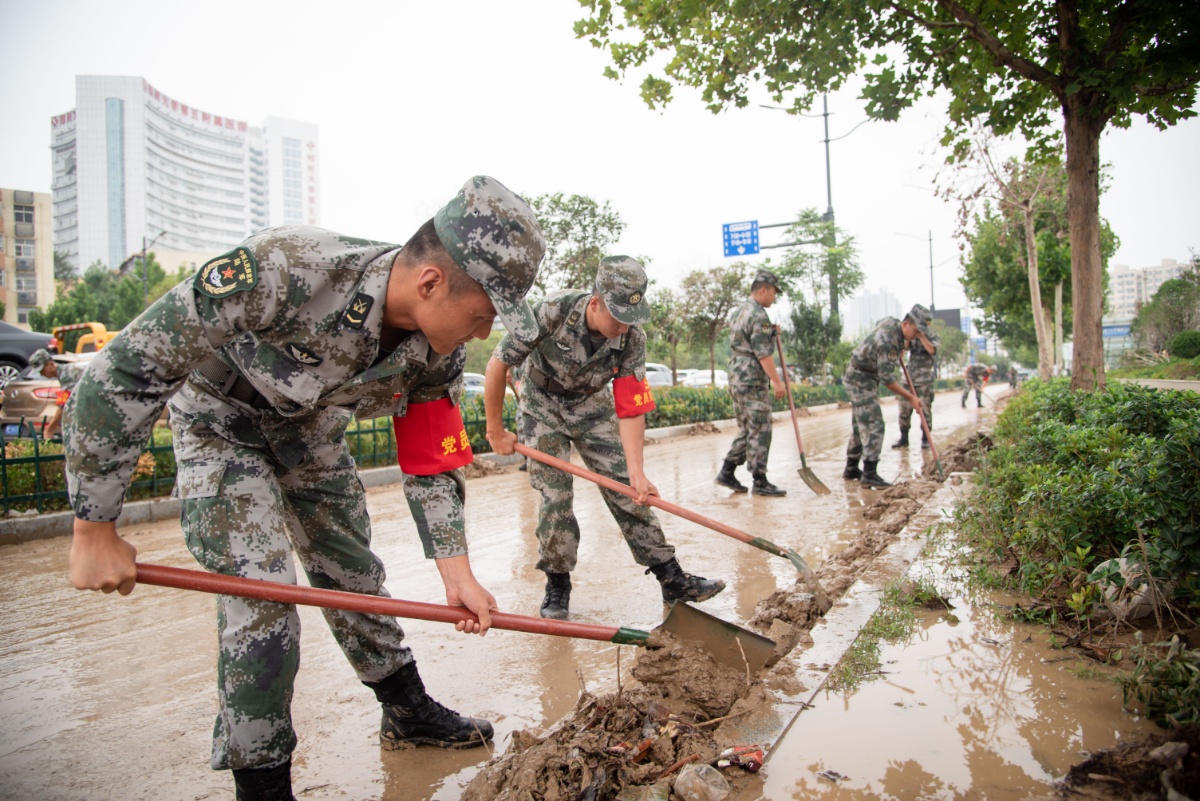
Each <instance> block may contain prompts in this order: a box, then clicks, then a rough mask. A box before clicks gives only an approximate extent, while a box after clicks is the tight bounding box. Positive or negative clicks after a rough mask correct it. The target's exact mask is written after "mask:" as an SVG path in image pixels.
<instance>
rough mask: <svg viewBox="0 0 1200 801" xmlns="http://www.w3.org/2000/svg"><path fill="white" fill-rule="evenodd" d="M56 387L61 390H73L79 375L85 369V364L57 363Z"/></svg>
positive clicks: (80, 375)
mask: <svg viewBox="0 0 1200 801" xmlns="http://www.w3.org/2000/svg"><path fill="white" fill-rule="evenodd" d="M57 369H58V388H59V389H60V390H62V391H63V392H68V393H69V392H73V391H74V390H75V385H76V384H78V383H79V379H80V377H82V376H83V371H84V370H86V369H87V365H86V364H59V365H58V368H57Z"/></svg>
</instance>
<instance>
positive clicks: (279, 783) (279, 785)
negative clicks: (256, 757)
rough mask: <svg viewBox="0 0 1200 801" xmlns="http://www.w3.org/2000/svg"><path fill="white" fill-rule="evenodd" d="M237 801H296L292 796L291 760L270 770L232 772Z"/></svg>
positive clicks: (257, 769) (253, 769) (251, 769)
mask: <svg viewBox="0 0 1200 801" xmlns="http://www.w3.org/2000/svg"><path fill="white" fill-rule="evenodd" d="M233 786H234V788H235V792H236V798H237V801H296V797H295V796H294V795H292V760H291V759H288V761H287V762H284V763H283V764H282V765H275V766H274V767H270V768H242V769H240V770H234V771H233Z"/></svg>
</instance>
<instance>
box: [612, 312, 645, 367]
mask: <svg viewBox="0 0 1200 801" xmlns="http://www.w3.org/2000/svg"><path fill="white" fill-rule="evenodd" d="M628 375H631V376H633V377H634V378H636V379H637V380H638V381H645V380H646V332H645V331H643V330H642V327H641V326H640V325H635V326H634V327H633V328H630V329H629V340H628V341H627V342H626V343H625V352H624V354H623V355H622V356H621V364H620V365H619V366H618V368H617V374H616V375H615V376H613V378H624V377H625V376H628Z"/></svg>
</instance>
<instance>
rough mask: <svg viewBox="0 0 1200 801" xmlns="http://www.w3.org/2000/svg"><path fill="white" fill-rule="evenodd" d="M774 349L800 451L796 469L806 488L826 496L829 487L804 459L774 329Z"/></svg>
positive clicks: (778, 341)
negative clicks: (785, 388)
mask: <svg viewBox="0 0 1200 801" xmlns="http://www.w3.org/2000/svg"><path fill="white" fill-rule="evenodd" d="M775 347H776V348H777V349H778V350H779V369H780V370H782V371H783V385H784V386H785V387H787V399H788V409H790V410H791V412H792V428H793V429H794V430H795V432H796V447H798V448H799V449H800V464H801V465H802V466H801V467H800V468H798V472H799V473H800V479H801V480H802V481H803V482H804V483H805V484H807V485H808V488H809V489H810V490H812V491H813V492H815V493H817V494H818V495H828V494H829V487H827V486H825V485H824V484H823V483H821V479H819V478H817V474H816V473H814V472H813V471H812V468H810V467H809V466H808V460H807V459H805V458H804V440H802V439H800V421H799V420H797V419H796V402H795V401H794V400H792V382H791V381H789V380H788V373H787V360H786V359H784V358H783V340H782V339H780V337H779V329H778V328H776V329H775Z"/></svg>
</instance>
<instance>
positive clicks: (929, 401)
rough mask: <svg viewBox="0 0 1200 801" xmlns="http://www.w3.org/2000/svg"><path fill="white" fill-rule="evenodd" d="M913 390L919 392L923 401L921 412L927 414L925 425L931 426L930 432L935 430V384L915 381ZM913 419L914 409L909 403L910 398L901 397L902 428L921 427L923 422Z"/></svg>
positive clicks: (918, 395) (918, 394)
mask: <svg viewBox="0 0 1200 801" xmlns="http://www.w3.org/2000/svg"><path fill="white" fill-rule="evenodd" d="M913 388H915V389H916V390H917V397H918V398H920V399H921V411H922V412H924V413H925V423H926V425H928V426H929V430H930V431H932V430H933V382H930V383H928V384H923V383H921V382H919V381H913ZM912 417H913V407H912V404H911V403H909V401H908V398H906V397H904V396H903V395H901V396H900V428H911V427H914V426H915V427H916V428H920V427H921V420H920V418H917V419H916V420H913V419H912Z"/></svg>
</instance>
